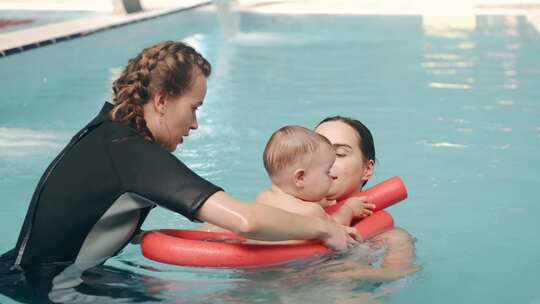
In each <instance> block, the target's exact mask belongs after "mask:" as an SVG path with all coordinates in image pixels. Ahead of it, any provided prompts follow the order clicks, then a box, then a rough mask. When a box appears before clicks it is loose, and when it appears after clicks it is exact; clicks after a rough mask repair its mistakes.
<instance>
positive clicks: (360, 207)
mask: <svg viewBox="0 0 540 304" xmlns="http://www.w3.org/2000/svg"><path fill="white" fill-rule="evenodd" d="M345 206H347V207H349V208H350V209H351V211H352V213H353V217H355V218H365V217H368V216H370V215H372V214H373V209H375V205H374V204H370V203H368V198H367V196H360V197H351V198H349V199H347V201H346V202H345Z"/></svg>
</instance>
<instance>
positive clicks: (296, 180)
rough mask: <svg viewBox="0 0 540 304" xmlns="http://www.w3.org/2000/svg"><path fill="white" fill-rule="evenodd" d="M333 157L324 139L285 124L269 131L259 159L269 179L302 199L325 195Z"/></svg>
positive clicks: (304, 129) (303, 129)
mask: <svg viewBox="0 0 540 304" xmlns="http://www.w3.org/2000/svg"><path fill="white" fill-rule="evenodd" d="M335 159H336V156H335V152H334V148H333V147H332V144H331V143H330V141H328V139H326V138H325V137H324V136H322V135H320V134H318V133H315V132H314V131H311V130H309V129H306V128H304V127H300V126H285V127H283V128H281V129H279V130H277V131H276V132H274V134H272V136H271V137H270V139H269V140H268V143H267V144H266V148H265V149H264V154H263V161H264V167H265V168H266V172H268V175H269V176H270V179H271V180H272V183H273V184H274V185H276V186H278V187H279V188H280V189H281V190H282V191H284V192H286V193H288V194H290V195H293V196H295V197H297V198H299V199H301V200H304V201H314V202H315V201H320V200H322V199H324V198H326V195H327V193H328V190H329V189H330V186H331V185H332V180H333V177H332V175H331V173H330V169H331V168H332V165H333V164H334V161H335Z"/></svg>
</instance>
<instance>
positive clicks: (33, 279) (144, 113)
mask: <svg viewBox="0 0 540 304" xmlns="http://www.w3.org/2000/svg"><path fill="white" fill-rule="evenodd" d="M210 71H211V67H210V64H209V63H208V62H207V61H206V59H204V58H203V57H202V56H201V55H200V54H199V53H197V52H196V51H195V50H194V49H193V48H191V47H189V46H187V45H185V44H183V43H181V42H174V41H166V42H162V43H159V44H157V45H155V46H152V47H150V48H147V49H145V50H143V51H142V52H141V53H140V54H139V55H138V56H137V57H135V58H134V59H131V60H129V63H128V65H127V67H126V68H125V69H124V70H123V72H122V74H121V76H120V77H119V78H118V79H117V80H116V81H115V82H114V84H113V101H114V104H110V103H105V105H104V106H103V108H102V109H101V111H100V113H99V114H98V115H97V116H96V118H95V119H94V120H92V121H91V122H90V123H89V124H88V125H87V126H85V127H84V128H83V129H82V130H81V131H79V132H78V133H77V134H76V135H75V136H74V137H73V139H72V140H71V141H70V143H69V144H68V145H67V146H66V147H65V148H64V149H63V150H62V152H61V153H60V154H59V155H58V156H57V157H56V159H55V160H54V161H53V162H52V163H51V164H50V165H49V167H48V168H47V170H46V171H45V173H44V174H43V176H42V177H41V180H40V181H39V184H38V186H37V188H36V190H35V192H34V195H33V197H32V201H31V203H30V206H29V208H28V212H27V214H26V217H25V220H24V224H23V226H22V229H21V232H20V235H19V238H18V241H17V244H16V246H15V248H14V249H12V250H10V251H8V252H7V253H5V254H4V255H2V257H1V263H0V267H1V269H0V274H1V275H5V274H7V273H9V274H14V273H20V274H24V276H20V278H19V280H15V281H14V285H16V287H17V288H19V287H21V286H23V285H24V286H25V289H24V290H25V291H24V292H28V290H32V292H34V293H38V294H46V295H47V297H48V298H49V300H51V301H53V302H61V301H62V298H63V297H65V291H66V290H76V288H78V287H79V286H81V284H82V283H83V282H84V277H83V273H84V272H85V271H86V270H88V269H91V268H92V267H95V266H97V265H101V264H102V263H103V262H104V261H105V260H106V259H107V258H109V257H111V256H114V255H115V254H117V253H118V252H119V251H120V250H121V249H122V248H123V247H125V246H126V244H127V243H128V242H129V241H130V240H131V239H132V238H133V237H134V236H135V235H136V234H137V232H139V231H140V227H141V225H142V223H143V221H144V219H145V218H146V216H147V214H148V212H149V211H150V209H151V208H152V207H154V206H155V205H159V206H162V207H165V208H167V209H170V210H172V211H174V212H177V213H180V214H182V215H184V216H186V217H187V218H189V219H190V220H193V221H197V220H199V221H208V222H210V223H212V224H215V225H217V226H221V227H223V228H225V229H228V230H232V231H234V232H236V233H238V234H241V235H244V236H246V237H248V238H251V239H260V240H276V241H278V240H289V239H306V240H307V239H320V240H322V241H324V242H325V243H326V244H327V245H328V246H330V247H332V248H334V249H344V248H346V247H347V245H350V244H353V243H354V242H355V241H354V240H353V238H354V237H356V231H355V230H354V229H353V228H350V227H342V226H339V225H336V224H334V223H331V222H326V221H322V220H319V219H314V218H308V217H302V216H299V215H296V214H290V213H287V212H285V211H281V210H279V209H274V208H271V207H268V206H265V205H261V204H245V203H242V202H240V201H238V200H237V199H235V198H232V197H231V196H229V195H228V194H226V193H225V192H224V191H223V190H222V189H221V188H219V187H218V186H216V185H213V184H212V183H210V182H208V181H206V180H205V179H203V178H201V177H200V176H198V175H197V174H195V173H194V172H193V171H191V170H190V169H189V168H188V167H186V166H185V165H184V164H183V163H182V162H181V161H180V160H178V159H177V158H176V157H174V156H173V155H172V154H171V153H170V152H172V151H174V150H175V149H176V146H177V145H178V144H180V143H182V141H183V138H184V137H186V136H188V135H189V132H190V130H192V129H197V127H198V124H197V116H196V111H197V109H198V108H199V107H200V106H201V105H202V103H203V100H204V97H205V94H206V83H207V77H208V76H209V75H210ZM8 268H9V269H8ZM17 288H15V287H14V288H12V289H9V288H8V289H9V290H7V291H6V288H1V289H0V292H2V293H5V294H6V295H8V296H12V297H16V294H17V293H18V292H16V291H15V290H16V289H17ZM26 288H30V289H26ZM19 289H20V288H19Z"/></svg>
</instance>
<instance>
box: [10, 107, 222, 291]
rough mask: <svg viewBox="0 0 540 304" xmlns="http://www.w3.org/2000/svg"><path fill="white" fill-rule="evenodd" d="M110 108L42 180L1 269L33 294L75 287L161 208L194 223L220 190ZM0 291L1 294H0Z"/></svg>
mask: <svg viewBox="0 0 540 304" xmlns="http://www.w3.org/2000/svg"><path fill="white" fill-rule="evenodd" d="M111 109H112V105H111V104H109V103H106V104H105V105H104V106H103V108H102V110H101V112H100V113H99V115H98V116H97V117H96V118H95V119H94V120H92V121H91V122H90V123H89V124H88V125H87V126H86V127H84V128H83V129H82V130H81V131H79V132H78V133H77V134H76V135H75V136H74V137H73V139H72V140H71V141H70V143H69V144H68V145H67V146H66V147H65V148H64V150H63V151H62V152H60V154H59V155H58V156H57V157H56V159H55V160H54V161H53V162H52V163H51V165H49V167H48V168H47V170H46V171H45V173H44V174H43V176H42V178H41V180H40V181H39V184H38V186H37V188H36V190H35V192H34V195H33V197H32V201H31V203H30V206H29V208H28V212H27V214H26V218H25V220H24V224H23V226H22V229H21V232H20V235H19V239H18V241H17V244H16V247H15V248H14V249H13V250H11V251H9V252H7V253H6V254H4V255H3V256H2V258H1V259H2V264H3V265H4V266H3V267H4V269H3V270H1V271H0V274H2V273H6V271H8V270H6V269H5V267H6V265H10V270H9V271H11V272H15V271H19V272H21V273H24V274H25V277H26V278H25V280H33V281H35V282H33V283H34V285H36V286H38V285H39V286H40V287H39V289H43V290H45V291H47V290H49V291H50V290H51V289H52V290H53V292H50V293H49V295H48V296H49V298H51V300H53V301H55V299H54V297H61V296H62V295H61V294H60V295H55V293H54V291H56V290H66V289H69V288H74V287H77V286H78V285H80V283H81V282H82V280H81V275H82V273H83V272H84V271H85V270H87V269H90V268H92V267H94V266H96V265H100V264H102V263H103V262H104V261H105V260H106V259H107V258H109V257H111V256H114V255H115V254H117V253H118V252H119V251H120V250H121V249H122V248H123V247H124V246H126V244H127V243H128V242H129V241H130V240H131V239H132V237H133V236H134V235H135V233H136V232H137V231H139V230H140V226H141V224H142V222H143V221H144V219H145V218H146V216H147V214H148V212H149V211H150V209H151V208H152V207H153V206H155V205H159V206H162V207H165V208H167V209H169V210H172V211H174V212H177V213H180V214H182V215H184V216H186V217H187V218H188V219H190V220H196V215H197V211H198V209H199V208H200V207H201V206H202V204H203V203H204V202H205V201H206V199H207V198H208V197H210V196H211V195H212V194H214V193H215V192H217V191H221V190H222V189H221V188H219V187H217V186H215V185H213V184H212V183H210V182H208V181H206V180H205V179H203V178H201V177H200V176H198V175H197V174H195V173H194V172H193V171H191V170H190V169H189V168H188V167H186V166H185V165H184V164H183V163H182V162H181V161H179V160H178V159H177V158H176V157H175V156H173V155H172V154H171V153H169V152H168V151H166V150H165V149H164V148H162V147H161V146H159V145H158V144H156V143H154V142H152V141H148V140H145V139H144V138H143V137H142V136H140V135H139V134H138V133H137V132H136V131H135V129H133V128H132V127H130V126H129V125H127V124H123V123H119V122H113V121H111V119H110V114H109V113H110V111H111ZM0 292H1V288H0Z"/></svg>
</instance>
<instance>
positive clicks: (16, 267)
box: [10, 124, 99, 271]
mask: <svg viewBox="0 0 540 304" xmlns="http://www.w3.org/2000/svg"><path fill="white" fill-rule="evenodd" d="M98 125H99V124H98ZM94 127H97V125H96V126H94ZM89 131H90V128H85V129H83V130H82V131H80V132H79V134H78V136H77V137H76V138H75V140H71V142H70V143H69V144H68V145H67V146H66V148H65V149H64V150H63V151H62V153H60V155H59V156H58V157H57V158H56V159H55V161H54V162H53V164H52V165H51V166H50V168H49V170H48V171H47V172H46V175H45V177H44V178H43V180H42V182H41V183H40V184H39V185H38V187H39V189H37V191H38V194H37V197H36V201H37V200H39V197H40V196H41V191H42V190H43V187H44V186H45V183H46V182H47V179H49V176H50V175H51V173H52V172H53V170H54V169H55V168H56V166H57V165H58V163H59V162H60V161H61V160H62V158H64V155H66V153H67V152H68V151H69V150H70V149H71V148H73V147H74V146H75V144H77V143H78V142H79V141H80V140H81V139H82V138H83V137H84V136H85V135H86V134H88V132H89ZM36 204H37V203H36ZM36 208H37V206H35V207H34V209H36ZM31 212H32V213H31V215H30V222H29V223H28V229H27V230H26V233H25V235H24V238H23V240H22V242H21V246H20V248H19V251H18V252H17V257H16V258H15V263H14V264H13V266H12V267H11V268H10V270H11V271H13V270H18V271H22V268H21V266H20V265H21V260H22V256H23V254H24V250H25V249H26V244H27V243H28V240H29V239H30V231H31V230H32V223H33V222H34V210H31Z"/></svg>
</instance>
